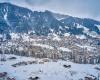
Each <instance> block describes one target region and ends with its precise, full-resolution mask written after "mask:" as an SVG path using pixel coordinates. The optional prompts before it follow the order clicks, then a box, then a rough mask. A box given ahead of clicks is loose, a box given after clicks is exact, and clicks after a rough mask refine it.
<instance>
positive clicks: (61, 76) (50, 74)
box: [0, 55, 100, 80]
mask: <svg viewBox="0 0 100 80" xmlns="http://www.w3.org/2000/svg"><path fill="white" fill-rule="evenodd" d="M11 56H12V57H14V56H15V55H6V58H7V61H6V62H1V61H0V72H7V73H8V75H9V76H10V77H15V78H16V80H28V78H29V77H35V76H38V77H39V78H40V79H39V80H79V79H80V78H82V79H84V77H85V76H88V75H94V76H97V75H98V73H99V71H97V70H96V69H94V68H95V67H96V66H99V65H91V64H76V63H72V62H70V61H62V60H58V61H57V62H53V61H52V60H50V62H45V63H44V64H39V63H37V64H28V65H23V66H17V67H12V66H11V65H13V64H15V63H18V62H21V61H34V60H35V61H37V62H40V61H42V60H43V59H36V58H32V57H31V58H30V57H19V56H15V57H16V58H17V59H16V60H9V59H8V58H9V57H11ZM64 64H66V65H71V68H65V67H63V65H64ZM99 67H100V66H99Z"/></svg>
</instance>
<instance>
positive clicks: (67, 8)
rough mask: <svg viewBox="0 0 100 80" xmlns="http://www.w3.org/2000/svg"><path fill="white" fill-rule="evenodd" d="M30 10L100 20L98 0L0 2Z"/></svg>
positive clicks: (10, 0)
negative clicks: (48, 11)
mask: <svg viewBox="0 0 100 80" xmlns="http://www.w3.org/2000/svg"><path fill="white" fill-rule="evenodd" d="M2 2H10V3H12V4H16V5H18V6H22V7H26V8H29V9H31V10H33V11H34V10H39V11H44V10H50V11H53V12H56V13H62V14H66V15H70V16H75V17H81V18H92V19H96V20H100V0H0V3H2Z"/></svg>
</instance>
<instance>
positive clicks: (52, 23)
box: [0, 3, 100, 37]
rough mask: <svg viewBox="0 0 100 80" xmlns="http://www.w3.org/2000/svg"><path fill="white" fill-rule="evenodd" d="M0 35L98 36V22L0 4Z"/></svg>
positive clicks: (99, 26) (99, 33)
mask: <svg viewBox="0 0 100 80" xmlns="http://www.w3.org/2000/svg"><path fill="white" fill-rule="evenodd" d="M0 13H1V15H0V18H1V20H0V33H6V34H9V33H12V32H13V33H28V32H29V31H31V32H34V34H36V35H39V36H41V35H44V36H48V35H49V34H50V33H52V34H53V33H54V34H57V35H60V36H64V35H65V33H69V34H71V35H85V36H92V37H95V36H96V37H97V36H99V35H100V21H97V20H93V19H90V18H78V17H72V16H68V15H63V14H59V13H53V12H51V11H48V10H46V11H44V12H39V11H31V10H29V9H27V8H24V7H19V6H17V5H14V4H11V3H0Z"/></svg>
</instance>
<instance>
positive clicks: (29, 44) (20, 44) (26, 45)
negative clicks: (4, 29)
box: [0, 36, 100, 64]
mask: <svg viewBox="0 0 100 80" xmlns="http://www.w3.org/2000/svg"><path fill="white" fill-rule="evenodd" d="M42 38H43V37H42ZM93 42H94V41H92V40H91V39H83V40H82V39H77V38H75V37H70V36H69V37H64V38H62V39H61V40H60V41H57V40H52V39H48V38H47V39H46V38H45V39H44V38H43V39H40V38H39V40H37V41H36V40H35V41H23V40H18V39H16V40H11V41H7V45H4V46H6V47H5V48H3V50H2V48H0V53H3V52H4V53H5V54H16V55H20V56H31V57H38V58H51V59H64V60H68V59H69V60H71V61H73V62H77V63H90V64H95V63H100V54H99V52H100V46H99V45H96V44H94V43H93ZM8 43H9V44H8ZM34 43H37V44H42V45H45V44H46V45H48V46H51V47H53V49H49V48H44V47H41V46H36V45H33V44H34ZM92 43H93V44H92ZM95 43H96V42H95ZM76 44H80V45H83V44H87V45H88V46H92V47H96V49H95V50H94V49H93V50H92V49H91V50H90V51H88V49H87V48H81V47H79V46H77V45H76ZM59 47H64V48H68V49H70V50H71V52H68V51H63V50H59V49H58V48H59Z"/></svg>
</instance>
